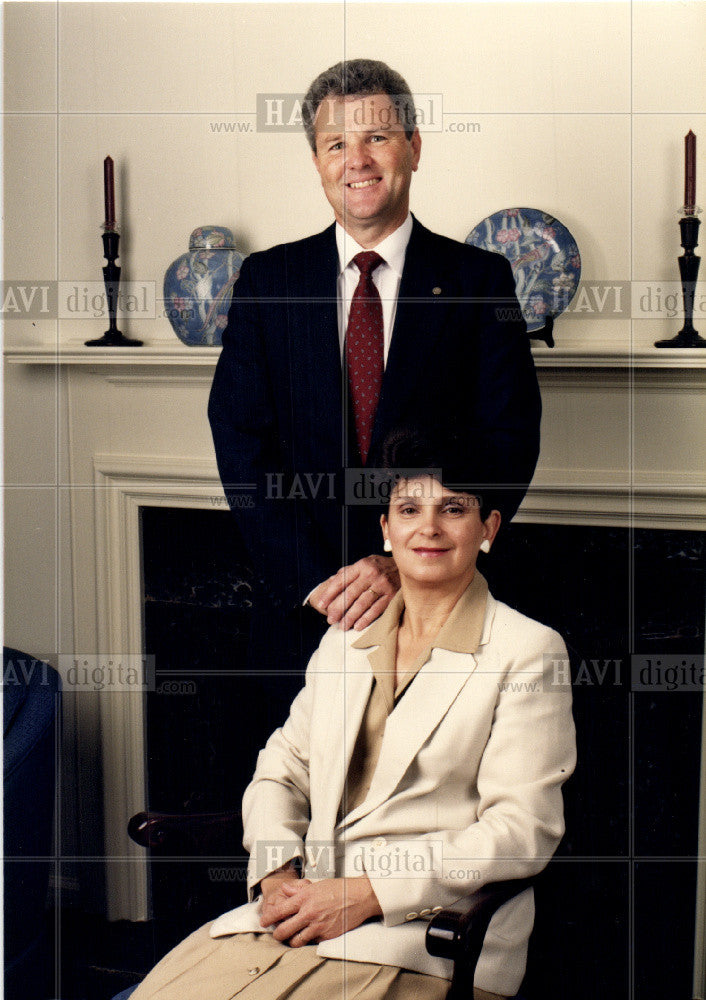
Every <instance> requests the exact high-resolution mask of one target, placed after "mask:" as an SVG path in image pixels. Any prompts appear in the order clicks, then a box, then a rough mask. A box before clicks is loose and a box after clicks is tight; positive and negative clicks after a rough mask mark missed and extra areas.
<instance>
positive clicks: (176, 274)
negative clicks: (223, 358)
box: [164, 226, 245, 347]
mask: <svg viewBox="0 0 706 1000" xmlns="http://www.w3.org/2000/svg"><path fill="white" fill-rule="evenodd" d="M244 260H245V256H244V255H243V254H242V253H240V252H239V251H238V250H237V249H236V247H235V241H234V239H233V233H232V232H231V231H230V229H226V228H225V227H224V226H199V228H198V229H194V231H193V233H192V234H191V236H190V238H189V252H188V253H185V254H182V256H181V257H179V258H178V259H177V260H175V261H174V263H173V264H171V265H170V266H169V268H168V269H167V273H166V274H165V275H164V312H165V315H166V316H167V318H168V319H169V322H170V323H171V324H172V327H173V328H174V332H175V333H176V335H177V337H178V338H179V339H180V340H182V341H183V342H184V343H185V344H189V345H190V346H192V347H197V346H202V347H214V346H219V345H220V343H221V336H222V334H223V330H224V329H225V327H226V323H227V322H228V310H229V308H230V301H231V292H232V289H233V285H234V284H235V283H236V281H237V280H238V275H239V274H240V268H241V267H242V264H243V261H244Z"/></svg>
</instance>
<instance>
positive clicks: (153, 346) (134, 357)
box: [4, 339, 706, 372]
mask: <svg viewBox="0 0 706 1000" xmlns="http://www.w3.org/2000/svg"><path fill="white" fill-rule="evenodd" d="M220 351H221V349H220V347H187V346H186V345H185V344H182V343H180V342H178V341H176V340H174V341H166V340H157V339H155V340H151V341H149V340H148V341H145V344H144V346H143V347H113V348H110V347H106V348H90V347H86V346H85V344H84V342H83V341H82V340H79V339H70V340H66V341H63V342H61V343H56V344H35V345H28V346H24V345H22V346H11V347H7V348H5V352H4V353H5V357H6V358H7V360H8V361H9V362H11V363H14V364H26V365H90V366H91V367H96V366H104V365H105V366H113V365H121V366H139V365H162V366H164V367H172V366H176V367H183V366H186V367H205V368H213V367H215V365H216V361H217V360H218V355H219V354H220ZM532 354H533V357H534V363H535V365H536V367H537V368H540V369H547V368H548V369H552V368H588V369H598V370H606V369H617V370H619V371H623V370H626V369H629V370H633V371H635V372H641V371H643V370H645V369H660V370H664V369H668V370H674V371H683V372H690V371H693V372H702V371H706V351H704V350H699V349H698V348H687V349H684V350H679V349H677V348H666V349H664V350H658V349H656V348H645V347H639V348H635V349H634V350H631V351H626V350H625V349H624V347H623V346H621V345H616V344H615V343H614V342H611V341H595V342H593V343H591V344H590V346H581V345H574V344H568V345H561V344H560V345H558V346H557V347H553V348H549V347H539V346H533V348H532Z"/></svg>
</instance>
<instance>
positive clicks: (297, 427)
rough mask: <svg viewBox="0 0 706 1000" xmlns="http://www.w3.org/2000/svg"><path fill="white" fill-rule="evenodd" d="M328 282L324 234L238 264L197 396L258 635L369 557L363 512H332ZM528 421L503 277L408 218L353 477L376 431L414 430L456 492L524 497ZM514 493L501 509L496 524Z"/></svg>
mask: <svg viewBox="0 0 706 1000" xmlns="http://www.w3.org/2000/svg"><path fill="white" fill-rule="evenodd" d="M338 267H339V264H338V253H337V249H336V239H335V226H330V227H329V228H328V229H326V230H325V231H324V232H323V233H319V234H318V235H316V236H311V237H309V238H307V239H303V240H300V241H298V242H295V243H287V244H283V245H281V246H276V247H273V248H272V249H270V250H267V251H265V252H263V253H254V254H252V255H251V256H250V257H248V258H247V260H246V261H245V263H244V264H243V267H242V270H241V272H240V277H239V279H238V281H237V283H236V285H235V288H234V293H233V303H232V306H231V310H230V313H229V317H228V326H227V329H226V330H225V331H224V334H223V351H222V353H221V356H220V358H219V361H218V366H217V368H216V373H215V378H214V381H213V387H212V390H211V398H210V402H209V418H210V421H211V428H212V431H213V438H214V443H215V448H216V457H217V460H218V468H219V472H220V475H221V480H222V482H223V486H224V489H225V492H226V495H227V496H228V499H229V502H230V504H231V508H232V509H233V511H234V513H235V514H236V516H237V518H238V520H239V524H240V526H241V531H242V533H243V537H244V539H245V542H246V545H247V546H248V547H249V550H250V553H251V556H252V560H253V566H254V568H255V570H256V572H257V574H258V576H259V577H260V579H261V582H262V583H263V585H264V587H265V589H266V592H267V595H268V596H267V600H268V605H269V608H268V610H269V613H270V627H271V622H272V618H271V614H272V609H273V605H274V606H275V607H277V606H280V605H281V610H282V612H284V613H285V614H286V613H287V612H289V611H290V610H292V609H293V608H295V607H296V606H297V605H298V604H299V603H300V602H301V601H302V600H303V599H304V597H305V596H306V594H307V593H308V592H309V591H310V590H311V589H312V588H313V587H314V586H315V585H316V584H317V583H319V582H320V581H321V580H323V579H325V578H326V577H327V576H329V575H331V574H332V573H334V572H336V570H338V569H339V568H340V567H341V566H342V565H345V564H348V563H351V562H353V561H354V560H356V559H358V558H360V557H361V556H363V555H369V554H371V553H373V552H381V551H382V537H381V532H380V528H379V524H378V519H379V514H380V508H379V506H378V507H371V506H363V507H348V508H346V507H344V506H343V505H342V503H341V500H342V497H341V492H342V489H343V487H342V482H341V480H342V475H341V473H342V469H344V468H345V467H346V466H352V467H356V466H359V465H360V459H359V458H358V457H357V456H356V454H355V446H354V445H352V444H351V440H350V433H349V423H350V421H349V420H348V417H347V413H348V407H347V398H348V395H347V386H346V384H345V380H344V376H343V374H342V364H341V352H340V347H339V336H338V315H337V300H336V278H337V274H338ZM540 412H541V405H540V399H539V390H538V387H537V379H536V375H535V371H534V364H533V361H532V356H531V353H530V348H529V341H528V338H527V333H526V329H525V324H524V321H523V320H522V317H521V314H520V311H519V307H518V304H517V299H516V297H515V286H514V281H513V277H512V272H511V268H510V265H509V263H508V262H507V261H506V260H505V258H504V257H502V256H499V255H497V254H492V253H487V252H486V251H484V250H479V249H477V248H476V247H471V246H468V245H466V244H463V243H458V242H456V241H454V240H450V239H448V238H446V237H444V236H438V235H436V234H434V233H431V232H430V231H429V230H428V229H425V228H424V226H422V225H421V224H420V223H419V222H417V220H416V219H415V220H414V225H413V229H412V234H411V237H410V241H409V245H408V248H407V254H406V258H405V265H404V272H403V275H402V281H401V284H400V290H399V297H398V302H397V312H396V315H395V322H394V328H393V334H392V340H391V344H390V350H389V355H388V358H387V364H386V367H385V374H384V379H383V384H382V391H381V396H380V401H379V405H378V410H377V414H376V418H375V426H374V431H373V438H372V445H371V450H370V454H369V457H368V462H367V467H374V466H375V465H376V464H377V463H378V462H379V458H380V448H381V445H382V442H383V440H384V438H385V435H386V434H387V433H388V431H389V430H390V429H391V428H393V427H396V426H398V425H400V424H414V425H415V426H417V427H425V426H427V425H429V426H436V427H442V428H448V437H449V439H453V440H454V442H455V445H454V448H455V455H454V464H455V466H456V468H458V469H461V470H463V471H464V472H467V476H468V481H469V482H470V481H473V477H474V476H475V477H478V476H482V478H483V479H484V481H486V482H488V481H490V480H491V479H495V480H499V481H501V482H506V483H514V484H519V485H520V486H521V487H522V486H524V487H525V488H526V486H527V484H528V483H529V481H530V479H531V477H532V473H533V471H534V467H535V464H536V461H537V456H538V452H539V420H540ZM481 455H482V456H483V460H482V462H481V461H480V459H479V456H481ZM278 474H280V475H279V476H278ZM307 476H308V477H309V478H307ZM334 480H335V488H332V486H331V484H332V483H333V482H334ZM332 493H335V494H336V496H335V498H334V499H332V498H331V494H332ZM523 493H524V489H519V490H517V491H515V493H514V494H513V495H512V496H510V498H509V499H506V501H505V502H504V514H505V517H506V518H507V517H508V515H511V514H512V513H514V510H515V509H516V508H517V505H518V504H519V501H520V500H521V497H522V495H523ZM289 495H291V498H290V499H287V497H288V496H289Z"/></svg>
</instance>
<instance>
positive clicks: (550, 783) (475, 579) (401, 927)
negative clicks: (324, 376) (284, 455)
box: [134, 434, 575, 1000]
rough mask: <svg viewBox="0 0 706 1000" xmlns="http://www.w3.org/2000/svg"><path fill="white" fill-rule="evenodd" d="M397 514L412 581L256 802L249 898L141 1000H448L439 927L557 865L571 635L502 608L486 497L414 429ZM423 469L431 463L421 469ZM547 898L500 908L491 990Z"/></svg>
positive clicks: (568, 751) (284, 738) (153, 978)
mask: <svg viewBox="0 0 706 1000" xmlns="http://www.w3.org/2000/svg"><path fill="white" fill-rule="evenodd" d="M386 459H387V461H386V464H387V466H389V468H390V469H395V468H396V469H404V470H405V472H404V473H403V474H402V475H401V476H400V475H397V476H396V477H393V482H394V488H393V489H392V491H391V498H390V503H389V508H388V510H387V513H386V514H383V515H382V516H381V518H380V523H381V528H382V535H383V538H384V547H385V549H386V551H391V552H392V555H393V557H394V559H395V562H396V564H397V568H398V570H399V576H400V584H401V587H400V591H399V593H398V595H397V597H396V598H395V599H394V600H393V601H392V602H391V604H390V605H389V606H388V608H387V609H386V611H385V612H384V614H383V615H382V616H381V617H380V618H378V620H377V621H375V622H373V624H372V625H370V626H368V628H367V629H365V630H363V631H360V632H355V631H349V632H345V631H343V630H341V629H340V628H339V627H337V626H332V627H331V628H330V629H329V630H328V632H327V633H326V635H325V636H324V638H323V639H322V641H321V643H320V645H319V648H318V650H317V651H316V652H315V653H314V655H313V657H312V658H311V661H310V663H309V666H308V669H307V675H306V684H305V687H304V688H303V690H302V691H301V692H300V693H299V695H298V696H297V697H296V699H295V700H294V702H293V704H292V707H291V711H290V714H289V718H288V719H287V721H286V722H285V724H284V726H283V727H282V728H281V729H278V730H277V731H276V732H275V733H274V734H273V735H272V736H271V737H270V739H269V740H268V742H267V745H266V746H265V748H264V750H262V752H261V753H260V756H259V759H258V762H257V768H256V771H255V775H254V777H253V780H252V782H251V784H250V785H249V787H248V789H247V790H246V792H245V796H244V799H243V822H244V830H245V835H244V844H245V847H246V849H247V850H248V851H249V852H250V861H249V867H248V893H249V898H250V900H251V901H250V902H249V903H247V904H245V905H244V906H241V907H239V908H238V909H237V910H233V911H232V912H230V913H227V914H224V915H223V916H221V917H219V918H218V919H217V920H216V921H214V922H213V923H212V924H208V925H206V926H205V927H202V928H201V929H200V930H198V931H196V932H195V933H194V934H192V935H191V936H190V937H189V938H187V939H186V940H185V941H183V942H182V943H181V944H180V945H179V946H178V947H177V948H175V949H174V951H172V952H171V953H170V954H169V955H167V956H166V957H165V958H164V959H163V960H162V961H161V962H160V963H159V964H158V965H157V966H156V967H155V968H154V969H153V970H152V972H151V973H150V974H149V975H148V976H147V978H146V980H145V981H144V982H143V983H142V985H141V986H139V987H138V989H137V992H136V993H135V994H134V1000H152V998H155V1000H230V998H232V997H236V996H237V997H242V998H243V1000H274V998H283V997H287V998H288V1000H303V998H306V1000H343V998H349V997H350V998H353V997H355V998H356V1000H361V998H378V997H388V998H393V1000H411V998H419V1000H421V998H424V1000H437V998H438V1000H441V998H443V997H445V996H446V994H447V992H448V988H449V979H450V978H451V972H452V968H451V963H450V962H448V961H446V960H444V959H440V958H435V957H432V956H430V955H429V954H428V953H427V952H426V950H425V946H424V938H425V930H426V924H427V921H428V919H429V918H430V917H431V916H432V915H433V914H434V913H436V912H438V911H439V910H441V909H442V908H445V907H450V906H453V905H454V904H457V903H459V901H461V902H463V900H465V899H470V897H471V896H472V895H473V893H475V892H476V891H477V890H478V889H479V888H480V887H482V886H483V885H486V884H487V883H491V882H496V881H499V880H504V879H512V878H522V877H525V876H530V875H533V874H536V873H537V872H539V871H541V870H542V868H544V867H545V865H546V864H547V862H548V860H549V858H550V857H551V856H552V854H553V853H554V851H555V849H556V847H557V845H558V843H559V840H560V839H561V836H562V834H563V830H564V825H563V807H562V794H561V786H562V784H563V782H564V781H565V780H566V778H567V777H568V776H569V774H570V773H571V772H572V770H573V767H574V763H575V741H574V726H573V721H572V716H571V697H570V693H569V692H568V691H567V690H566V688H565V687H561V686H559V687H556V686H554V687H553V686H552V678H553V676H554V675H555V671H556V663H557V661H559V662H560V663H563V662H565V661H566V656H567V654H566V649H565V646H564V643H563V641H562V639H561V637H560V636H559V635H558V634H557V633H556V632H554V631H552V630H551V629H550V628H547V627H546V626H544V625H540V624H539V623H538V622H535V621H532V620H531V619H529V618H526V617H524V616H523V615H521V614H519V613H518V612H517V611H514V610H512V609H511V608H509V607H508V606H507V605H505V604H502V603H500V602H499V601H496V600H495V599H494V598H493V597H492V596H491V595H490V593H489V592H488V587H487V584H486V582H485V580H484V578H483V577H482V576H481V574H480V573H479V572H478V570H477V569H476V560H477V557H478V553H479V551H483V552H488V551H489V550H490V547H491V545H492V543H493V540H494V538H495V536H496V534H497V532H498V529H499V527H500V521H501V517H500V514H499V512H498V511H497V510H495V509H489V506H488V503H487V497H484V496H483V495H480V496H478V495H476V491H474V490H473V489H472V488H470V487H468V485H463V486H461V487H459V486H454V485H453V480H452V479H451V478H450V477H449V476H444V478H443V480H442V479H440V478H438V475H439V474H438V473H434V474H430V473H429V472H428V471H425V470H428V469H432V468H434V469H438V468H443V462H442V460H441V456H437V457H436V461H435V460H434V459H435V456H433V455H431V454H430V453H429V450H428V447H427V446H425V445H423V444H421V442H420V441H419V439H418V438H417V437H416V436H415V435H413V434H402V435H397V436H396V437H395V438H394V439H393V440H392V441H391V442H388V449H387V455H386ZM410 470H419V471H410ZM533 919H534V899H533V892H532V889H528V890H526V891H524V892H523V893H521V894H520V895H518V896H516V897H515V898H514V899H512V900H510V901H509V902H507V903H506V904H504V905H503V906H502V907H501V908H500V909H499V910H498V911H497V912H496V914H495V915H494V917H493V919H492V921H491V924H490V927H489V929H488V933H487V935H486V938H485V943H484V946H483V950H482V953H481V956H480V959H479V962H478V966H477V969H476V979H475V983H476V989H475V995H476V997H487V996H488V995H491V996H495V997H497V996H500V997H510V996H514V995H515V993H516V992H517V990H518V988H519V986H520V983H521V981H522V978H523V975H524V971H525V963H526V956H527V941H528V938H529V935H530V932H531V930H532V924H533Z"/></svg>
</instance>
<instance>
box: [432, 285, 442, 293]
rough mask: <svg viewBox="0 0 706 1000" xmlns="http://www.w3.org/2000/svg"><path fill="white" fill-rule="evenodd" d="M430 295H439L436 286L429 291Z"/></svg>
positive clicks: (438, 289) (439, 290)
mask: <svg viewBox="0 0 706 1000" xmlns="http://www.w3.org/2000/svg"><path fill="white" fill-rule="evenodd" d="M431 294H432V295H441V289H440V288H439V286H438V285H435V286H434V287H433V288H432V290H431Z"/></svg>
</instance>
